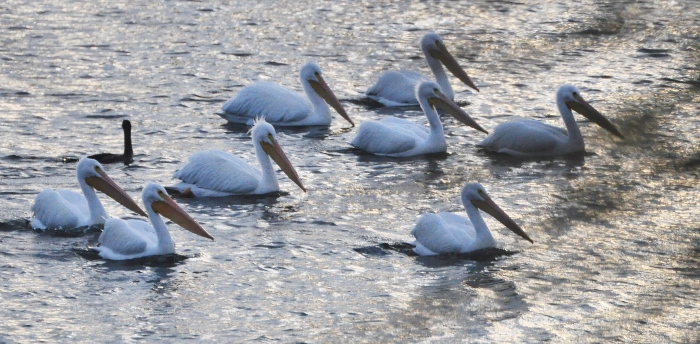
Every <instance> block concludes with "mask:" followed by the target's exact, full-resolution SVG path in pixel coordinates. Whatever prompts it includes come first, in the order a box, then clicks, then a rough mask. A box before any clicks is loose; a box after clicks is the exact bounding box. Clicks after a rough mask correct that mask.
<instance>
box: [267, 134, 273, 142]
mask: <svg viewBox="0 0 700 344" xmlns="http://www.w3.org/2000/svg"><path fill="white" fill-rule="evenodd" d="M267 139H268V140H270V142H275V137H274V136H272V134H267Z"/></svg>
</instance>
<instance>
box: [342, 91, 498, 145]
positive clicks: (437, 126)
mask: <svg viewBox="0 0 700 344" xmlns="http://www.w3.org/2000/svg"><path fill="white" fill-rule="evenodd" d="M415 93H416V98H417V99H418V100H419V103H420V107H421V109H422V110H423V113H425V116H426V117H427V118H428V123H429V125H430V129H428V128H426V127H423V126H420V125H417V124H415V123H413V122H411V121H408V120H406V119H402V118H396V117H388V118H384V119H382V120H381V121H378V122H375V121H369V122H364V123H362V124H361V125H360V128H359V129H358V130H357V135H355V137H354V138H353V139H352V141H351V142H350V145H352V146H353V147H355V148H357V149H361V150H363V151H366V152H369V153H372V154H376V155H385V156H391V157H408V156H415V155H421V154H431V153H442V152H446V151H447V142H446V141H445V133H444V131H443V127H442V123H441V122H440V117H439V116H438V113H437V112H436V111H435V109H434V107H436V106H437V107H440V108H441V109H443V110H444V111H445V112H447V113H449V114H450V115H452V116H453V117H454V118H456V119H457V120H459V121H460V122H462V123H464V124H466V125H468V126H470V127H472V128H474V129H476V130H480V131H483V132H485V133H488V132H487V131H486V130H484V129H483V128H482V127H481V126H479V124H477V123H476V122H475V121H474V120H473V119H472V118H471V117H469V115H468V114H467V113H466V112H464V110H462V109H461V108H460V107H459V106H458V105H457V104H455V103H454V102H453V101H452V100H450V99H449V98H448V97H447V96H446V95H445V94H444V93H443V92H442V90H441V89H440V86H438V84H437V83H435V82H433V81H423V82H421V83H420V84H419V85H418V86H417V87H416V90H415Z"/></svg>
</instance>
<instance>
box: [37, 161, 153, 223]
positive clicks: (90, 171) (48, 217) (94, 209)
mask: <svg viewBox="0 0 700 344" xmlns="http://www.w3.org/2000/svg"><path fill="white" fill-rule="evenodd" d="M78 183H79V184H80V189H81V190H82V191H83V194H82V195H81V194H79V193H77V192H75V191H71V190H63V189H59V190H55V191H54V190H51V189H45V190H44V191H42V192H40V193H39V194H38V195H37V196H36V199H35V200H34V205H32V208H31V209H32V212H34V217H32V219H31V220H30V224H31V226H32V228H34V229H42V230H44V229H47V228H61V229H64V230H67V229H73V228H79V227H85V226H93V225H99V224H103V223H105V220H107V218H108V216H107V212H106V211H105V208H104V207H103V206H102V203H100V200H99V198H97V193H96V192H95V189H96V190H99V191H102V192H104V193H105V194H106V195H107V196H109V197H111V198H112V199H114V200H115V201H117V202H119V203H120V204H121V205H123V206H125V207H127V208H129V209H130V210H131V211H133V212H135V213H138V214H140V215H143V216H146V213H145V212H144V211H143V210H141V208H139V206H138V205H137V204H136V202H134V200H133V199H131V197H129V195H128V194H127V193H126V192H125V191H124V190H122V189H121V188H120V187H119V186H118V185H117V184H116V183H114V181H113V180H112V179H111V178H109V176H107V174H106V173H105V171H104V169H103V168H102V165H100V163H99V162H97V161H95V160H93V159H89V158H82V159H80V161H79V162H78Z"/></svg>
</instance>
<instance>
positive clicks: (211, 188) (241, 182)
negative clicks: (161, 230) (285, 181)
mask: <svg viewBox="0 0 700 344" xmlns="http://www.w3.org/2000/svg"><path fill="white" fill-rule="evenodd" d="M251 133H252V137H253V145H254V146H255V155H256V156H257V158H258V162H260V167H261V168H262V171H261V170H258V169H257V168H255V167H253V166H251V165H250V164H249V163H248V162H246V161H245V160H243V159H241V158H239V157H237V156H235V155H233V154H231V153H228V152H223V151H220V150H209V151H202V152H197V153H195V154H193V155H192V156H190V158H189V162H188V163H187V164H186V165H185V166H183V167H182V168H181V169H180V170H178V171H177V172H175V175H174V176H175V178H177V179H180V180H182V182H181V183H179V184H177V185H175V186H173V189H176V190H177V191H179V192H181V193H185V194H188V195H191V196H195V197H220V196H230V195H241V194H243V195H246V194H247V195H250V194H255V195H259V194H267V193H271V192H277V191H279V184H278V182H277V175H276V174H275V170H274V167H273V166H272V163H271V162H270V158H272V160H274V161H275V163H277V165H278V166H279V167H280V168H281V169H282V171H283V172H284V173H285V174H286V175H287V176H288V177H289V179H291V180H292V181H294V182H295V183H296V184H297V185H298V186H299V187H300V188H301V189H302V190H304V192H306V188H304V185H303V184H302V183H301V180H300V179H299V176H298V175H297V172H296V170H295V169H294V167H293V166H292V164H291V163H290V162H289V159H287V156H286V155H285V154H284V151H283V150H282V147H280V145H279V143H277V134H276V132H275V128H274V127H273V126H272V125H270V124H269V123H267V122H266V121H265V120H264V119H262V118H261V119H258V120H257V121H256V122H255V125H254V126H253V128H252V129H251Z"/></svg>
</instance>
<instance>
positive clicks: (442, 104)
mask: <svg viewBox="0 0 700 344" xmlns="http://www.w3.org/2000/svg"><path fill="white" fill-rule="evenodd" d="M428 103H429V104H430V106H433V107H439V108H440V109H442V110H443V111H445V112H447V113H449V114H450V115H452V117H454V118H456V119H457V120H458V121H460V122H462V123H464V124H466V125H468V126H470V127H472V128H474V129H476V130H478V131H481V132H484V133H487V134H488V133H489V132H488V131H486V130H485V129H484V128H482V127H481V126H480V125H479V124H478V123H476V121H475V120H474V119H473V118H471V116H469V115H468V114H467V113H466V112H464V110H462V108H460V107H459V105H457V104H455V102H453V101H452V100H450V98H447V96H446V95H445V94H443V93H442V92H440V93H438V97H431V98H429V99H428Z"/></svg>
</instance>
